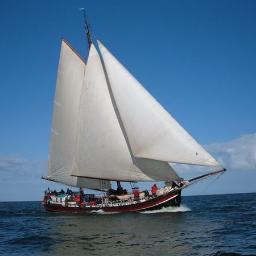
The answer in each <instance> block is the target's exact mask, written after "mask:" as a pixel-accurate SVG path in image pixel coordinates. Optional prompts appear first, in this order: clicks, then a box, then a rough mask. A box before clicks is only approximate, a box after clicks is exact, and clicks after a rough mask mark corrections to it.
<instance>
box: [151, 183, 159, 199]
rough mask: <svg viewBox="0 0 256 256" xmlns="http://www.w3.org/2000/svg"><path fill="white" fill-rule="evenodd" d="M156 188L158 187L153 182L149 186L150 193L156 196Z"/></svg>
mask: <svg viewBox="0 0 256 256" xmlns="http://www.w3.org/2000/svg"><path fill="white" fill-rule="evenodd" d="M157 190H158V187H157V185H156V184H154V185H153V186H152V187H151V193H152V195H153V196H156V192H157Z"/></svg>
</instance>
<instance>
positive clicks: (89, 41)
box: [80, 8, 92, 50]
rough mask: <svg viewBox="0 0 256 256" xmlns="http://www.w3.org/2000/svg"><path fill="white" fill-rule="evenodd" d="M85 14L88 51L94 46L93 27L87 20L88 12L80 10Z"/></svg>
mask: <svg viewBox="0 0 256 256" xmlns="http://www.w3.org/2000/svg"><path fill="white" fill-rule="evenodd" d="M80 10H81V11H82V13H83V18H84V30H85V34H86V38H87V43H88V49H89V50H90V47H91V45H92V33H91V26H90V24H89V22H88V20H87V17H86V12H85V9H84V8H81V9H80Z"/></svg>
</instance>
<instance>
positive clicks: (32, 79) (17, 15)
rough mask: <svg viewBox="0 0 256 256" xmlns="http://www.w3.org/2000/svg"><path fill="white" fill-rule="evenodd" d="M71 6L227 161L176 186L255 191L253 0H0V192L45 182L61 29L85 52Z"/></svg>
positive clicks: (30, 195) (30, 193)
mask: <svg viewBox="0 0 256 256" xmlns="http://www.w3.org/2000/svg"><path fill="white" fill-rule="evenodd" d="M80 7H85V8H86V9H87V13H88V17H89V20H90V22H91V24H92V29H93V34H94V37H95V38H98V39H100V40H101V41H102V42H103V43H104V44H105V45H106V46H107V47H108V48H109V50H110V51H112V52H113V54H114V55H115V56H116V57H117V58H118V59H119V60H120V61H121V62H122V63H123V64H124V65H125V66H126V67H127V69H128V70H129V71H130V72H131V73H132V74H133V75H134V76H135V77H136V78H137V79H138V80H139V81H140V82H141V83H142V84H143V85H144V86H145V87H146V88H147V90H148V91H149V92H150V93H151V94H153V95H154V97H155V98H156V99H157V100H158V101H159V102H160V103H161V104H162V105H163V106H164V107H165V108H166V109H167V110H168V111H169V112H170V113H171V114H172V115H173V116H174V117H175V118H176V119H177V120H178V121H179V122H180V123H181V124H182V125H183V126H184V127H185V128H186V129H187V130H188V131H189V132H190V133H191V134H192V135H193V136H194V137H195V138H196V139H197V140H198V141H199V142H200V143H201V144H203V145H205V146H206V147H207V148H208V149H209V150H210V151H211V152H212V154H213V155H214V156H216V157H218V159H220V160H221V161H222V162H223V163H224V165H225V164H226V165H227V167H228V168H229V167H230V169H229V173H226V174H225V176H222V177H221V178H220V179H218V180H217V181H216V182H214V183H212V184H211V185H209V184H210V182H209V183H207V182H206V183H205V182H203V183H202V184H199V185H198V186H194V187H191V189H190V190H188V191H186V192H185V194H201V193H235V192H236V193H237V192H256V185H255V181H256V171H255V169H256V134H255V132H256V107H255V98H256V47H255V45H256V16H255V12H256V2H255V1H233V0H232V1H231V0H230V1H225V0H224V1H189V0H187V1H167V0H166V1H164V0H158V1H153V0H151V1H146V0H142V1H135V0H133V1H131V0H130V1H117V0H115V1H114V0H111V1H50V0H48V1H47V0H46V1H32V0H27V1H18V0H8V1H7V0H3V1H1V2H0V37H1V40H0V56H1V58H0V74H1V80H0V89H1V100H0V111H1V112H0V113H1V115H0V118H1V120H0V124H1V125H0V200H1V201H4V200H30V199H31V200H39V199H40V197H41V195H42V192H43V190H44V188H45V187H47V186H49V184H48V183H46V182H43V181H41V180H40V176H41V174H43V173H46V169H47V158H48V145H49V136H50V126H51V115H52V106H53V104H52V103H53V97H54V90H55V82H56V71H57V65H58V58H59V50H60V40H61V38H66V39H67V40H68V41H69V42H70V43H71V44H72V46H73V47H74V48H75V49H77V51H78V52H79V53H80V54H81V55H82V56H86V55H87V44H86V40H85V35H84V31H83V20H82V16H81V14H80V13H79V11H78V9H79V8H80ZM234 152H235V154H234ZM237 159H238V160H239V161H237ZM187 172H189V174H188V175H191V174H194V173H195V174H198V173H197V171H196V169H195V168H193V169H189V170H187ZM182 173H183V175H184V176H186V172H185V171H184V170H182ZM237 184H239V186H238V185H237ZM52 186H53V185H52ZM204 187H206V188H207V189H206V191H204Z"/></svg>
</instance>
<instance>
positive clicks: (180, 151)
mask: <svg viewBox="0 0 256 256" xmlns="http://www.w3.org/2000/svg"><path fill="white" fill-rule="evenodd" d="M85 28H86V34H87V39H88V44H89V56H88V59H87V61H86V62H85V61H84V60H83V59H82V58H81V57H80V56H79V55H78V54H77V53H76V52H75V50H74V49H73V48H72V47H71V46H70V45H69V44H68V43H67V42H66V41H65V40H62V43H61V51H60V60H59V67H58V74H57V85H56V93H55V99H54V111H53V122H52V129H51V145H50V156H49V168H48V175H47V176H45V177H43V178H44V179H46V180H50V181H54V182H58V183H62V184H65V185H68V186H72V187H78V188H80V192H79V193H73V192H72V193H69V192H70V190H69V191H68V192H67V193H64V191H62V193H57V192H52V191H46V192H45V197H44V202H43V203H44V206H45V209H46V210H48V211H57V212H92V211H95V210H102V211H105V212H132V211H145V210H154V209H160V208H162V207H167V206H179V205H180V203H181V191H182V189H184V188H185V187H187V186H189V185H191V184H193V183H194V182H196V181H198V180H200V179H203V178H206V177H209V176H211V175H216V174H219V173H223V172H224V171H225V169H224V168H223V167H222V166H221V165H220V164H219V163H218V162H217V161H216V159H214V157H212V156H211V155H210V154H209V153H208V152H207V151H206V150H205V149H204V148H203V147H202V146H201V145H199V144H198V143H197V142H196V141H195V140H194V139H193V138H192V137H191V135H189V134H188V133H187V132H186V131H185V130H184V128H182V127H181V125H179V124H178V122H177V121H176V120H175V119H174V118H173V117H172V116H171V115H170V114H169V113H168V112H167V111H166V110H165V109H164V108H163V107H162V106H161V105H160V104H159V103H158V102H157V101H156V100H155V99H154V98H153V97H152V95H150V93H149V92H147V91H146V89H145V88H144V87H143V86H142V85H141V84H140V83H139V82H138V81H137V80H136V79H135V78H134V77H133V76H132V74H131V73H129V71H127V69H126V68H125V67H124V66H123V65H122V64H121V63H120V62H119V61H118V60H117V58H116V57H114V55H113V54H112V53H111V52H110V51H109V50H108V49H107V48H106V47H105V46H104V45H103V43H101V42H100V41H96V44H97V45H98V47H97V48H96V46H95V45H96V44H94V43H93V40H92V38H91V34H90V29H89V25H88V23H87V22H85ZM170 163H176V164H177V163H181V164H190V165H201V166H209V167H211V168H213V169H214V170H212V171H211V172H209V173H207V174H205V175H202V176H199V177H195V178H193V179H190V180H183V179H182V178H181V177H179V175H178V174H177V173H176V171H175V170H174V168H173V166H171V165H170ZM111 181H117V184H118V188H117V190H113V189H111ZM152 181H153V182H154V181H164V182H165V187H163V188H160V189H158V188H156V190H155V191H153V190H152V193H151V191H147V190H144V191H138V188H136V189H133V192H127V191H126V190H124V189H122V187H121V185H120V182H152ZM83 188H86V189H92V190H97V191H102V193H101V194H99V195H95V194H87V195H84V194H83V190H82V189H83Z"/></svg>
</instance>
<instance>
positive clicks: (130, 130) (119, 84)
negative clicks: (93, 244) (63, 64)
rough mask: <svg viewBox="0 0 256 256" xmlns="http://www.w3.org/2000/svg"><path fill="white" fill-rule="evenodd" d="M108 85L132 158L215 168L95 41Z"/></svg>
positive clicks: (209, 156)
mask: <svg viewBox="0 0 256 256" xmlns="http://www.w3.org/2000/svg"><path fill="white" fill-rule="evenodd" d="M98 44H99V48H100V52H101V55H102V58H103V61H104V65H105V67H106V71H107V75H108V79H109V83H110V85H111V89H112V92H113V95H114V98H115V101H116V104H117V108H118V110H119V113H120V116H121V119H122V122H123V124H124V127H125V130H126V133H127V136H128V139H129V143H130V145H131V148H132V152H133V154H134V156H136V157H140V158H146V159H154V160H159V161H164V162H174V163H185V164H195V165H205V166H219V163H218V162H217V161H216V160H215V159H214V158H213V157H212V156H211V155H210V154H209V153H208V152H207V151H206V150H205V149H204V148H203V147H202V146H200V145H199V144H198V143H197V142H196V141H195V140H194V139H193V138H192V137H191V136H190V135H189V134H188V133H187V132H186V131H185V130H184V129H183V128H182V127H181V126H180V125H179V124H178V122H177V121H176V120H175V119H174V118H173V117H172V116H171V115H170V114H169V113H168V112H167V111H166V110H165V109H164V108H163V107H162V106H161V105H160V104H159V103H158V102H157V101H156V100H155V99H154V98H153V97H152V96H151V95H150V94H149V93H148V92H147V91H146V90H145V88H144V87H143V86H142V85H141V84H140V83H139V82H138V81H137V80H136V79H135V78H134V77H133V76H132V75H131V74H130V73H129V72H128V71H127V70H126V69H125V68H124V67H123V66H122V64H120V62H119V61H118V60H117V59H116V58H115V57H114V56H113V55H112V54H111V53H110V52H109V51H108V50H107V49H106V47H104V46H103V44H102V43H100V42H98Z"/></svg>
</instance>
